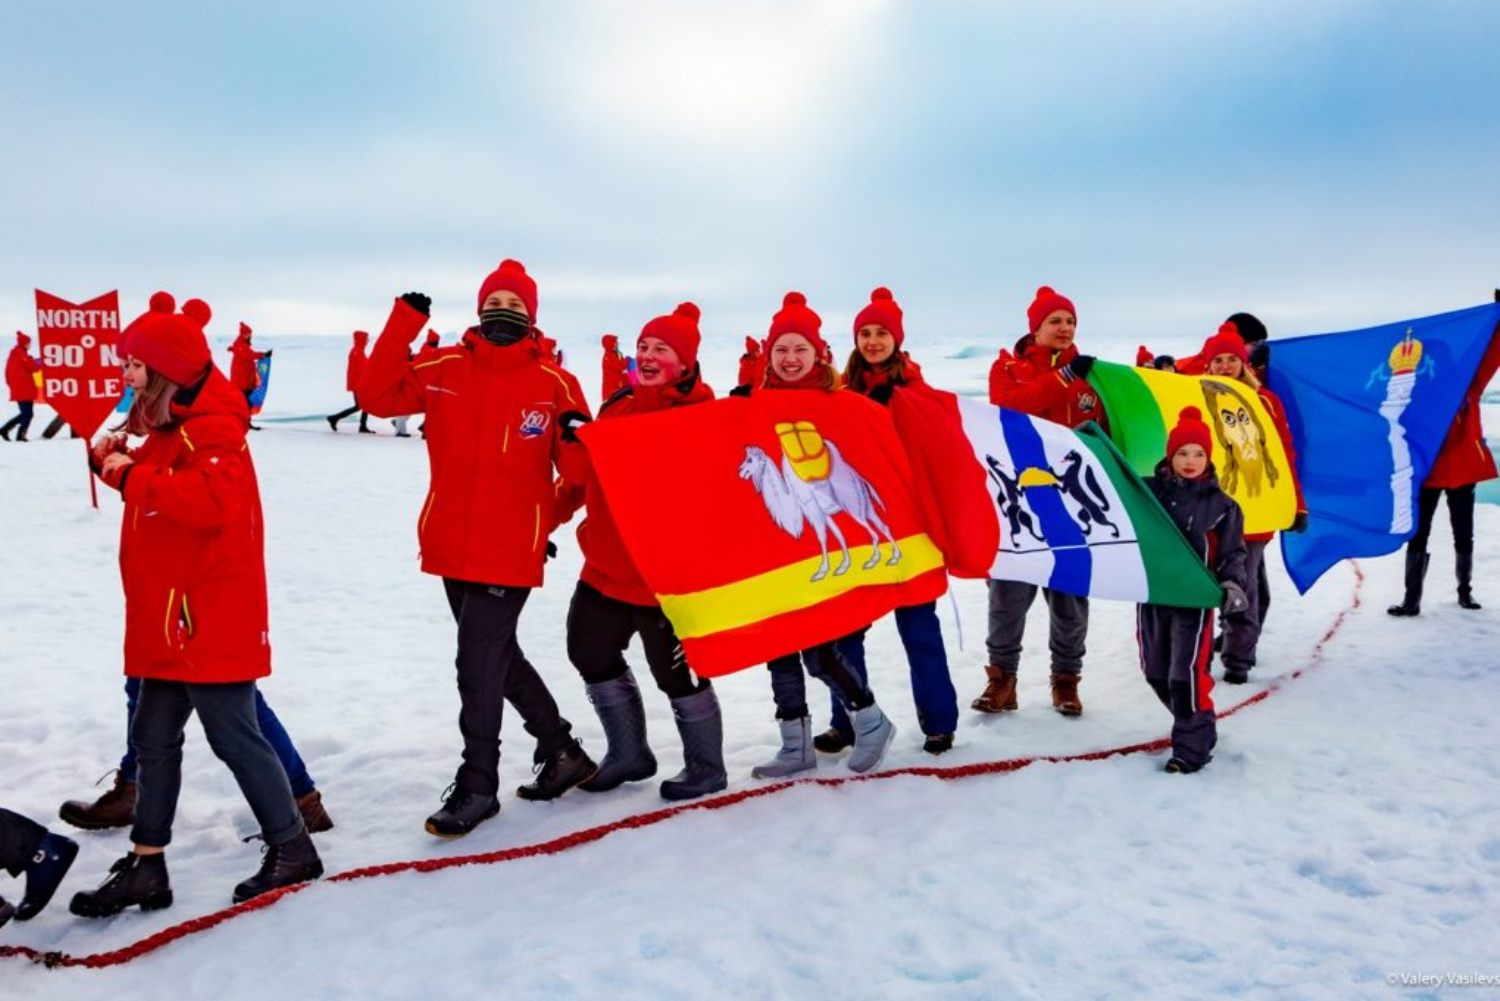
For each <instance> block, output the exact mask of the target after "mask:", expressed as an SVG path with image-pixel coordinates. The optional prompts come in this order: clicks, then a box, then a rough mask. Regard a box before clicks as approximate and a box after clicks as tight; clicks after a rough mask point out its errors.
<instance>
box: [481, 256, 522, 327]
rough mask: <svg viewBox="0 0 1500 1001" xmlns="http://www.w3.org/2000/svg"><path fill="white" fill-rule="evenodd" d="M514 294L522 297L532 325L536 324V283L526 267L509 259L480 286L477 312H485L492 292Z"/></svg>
mask: <svg viewBox="0 0 1500 1001" xmlns="http://www.w3.org/2000/svg"><path fill="white" fill-rule="evenodd" d="M500 291H505V292H514V293H515V294H516V295H518V296H520V297H521V301H522V302H524V303H525V304H526V316H527V317H528V318H529V319H530V320H531V322H532V323H535V322H536V282H534V281H532V280H531V276H530V275H528V274H527V273H526V266H525V265H523V264H522V263H521V262H520V261H512V260H509V259H506V260H503V261H501V262H500V266H499V267H498V268H496V269H495V270H494V271H491V272H490V275H489V277H488V278H486V279H485V280H484V281H483V282H481V283H480V285H479V303H478V305H477V306H476V312H482V311H483V310H484V300H486V299H488V298H489V297H490V293H491V292H500Z"/></svg>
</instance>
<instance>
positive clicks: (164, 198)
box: [0, 0, 1500, 358]
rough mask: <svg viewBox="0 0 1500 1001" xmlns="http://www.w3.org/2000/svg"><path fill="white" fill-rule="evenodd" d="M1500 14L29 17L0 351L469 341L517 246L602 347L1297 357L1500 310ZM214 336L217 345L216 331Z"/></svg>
mask: <svg viewBox="0 0 1500 1001" xmlns="http://www.w3.org/2000/svg"><path fill="white" fill-rule="evenodd" d="M1496 39H1500V5H1496V4H1493V3H1488V2H1481V0H1445V2H1435V3H1427V4H1418V3H1409V2H1384V0H1360V2H1352V0H1351V2H1317V0H1314V2H1304V3H1286V2H1279V0H1278V2H1255V3H1208V2H1201V0H1198V2H1169V3H1145V4H1121V3H1116V2H1107V3H1085V2H1078V3H1047V4H1040V3H1038V4H1020V3H998V2H996V3H967V2H915V0H913V2H905V3H892V2H878V0H838V2H834V0H829V2H808V3H790V2H786V3H745V2H738V3H734V4H711V3H661V2H655V0H638V2H632V3H628V4H627V3H602V2H601V3H578V2H562V3H546V4H524V5H522V4H501V3H468V4H463V3H454V4H443V5H433V6H432V7H431V8H419V7H417V6H415V5H411V6H403V7H399V8H398V7H395V6H392V5H383V4H375V3H320V4H300V3H277V2H262V3H257V4H253V5H252V4H244V5H235V6H233V7H230V6H228V5H224V6H223V7H221V6H220V5H214V4H188V3H181V4H169V3H142V4H139V5H105V4H97V3H80V4H71V5H55V6H53V7H52V8H51V9H44V8H43V6H42V5H27V7H26V8H24V9H22V10H19V11H11V12H9V13H8V15H7V30H6V32H5V33H4V36H3V37H0V64H3V65H4V66H5V67H6V71H5V74H4V79H3V82H0V91H3V93H0V134H3V135H4V136H5V137H6V140H7V141H6V143H5V155H4V156H3V157H0V192H3V194H0V232H3V233H4V234H5V239H4V240H3V245H0V274H3V275H4V276H5V281H4V282H3V283H0V323H4V324H8V325H9V329H15V328H17V327H25V328H28V329H29V328H30V327H31V325H32V323H33V314H32V303H31V289H32V288H33V287H38V286H39V287H41V288H44V289H47V290H49V291H52V292H56V293H58V294H60V295H64V296H78V297H84V296H88V295H92V294H95V293H97V292H100V291H105V290H107V289H110V288H119V289H120V290H121V293H122V297H123V301H124V304H125V309H126V311H127V312H128V313H133V312H135V311H138V310H139V309H141V308H144V302H145V299H146V297H147V296H148V295H149V294H150V292H151V291H153V290H154V289H156V288H159V287H165V288H168V289H171V290H173V291H176V292H178V293H179V294H180V295H188V294H197V295H202V296H204V297H206V298H207V299H208V300H209V301H210V302H211V303H213V305H214V307H215V311H216V315H217V316H218V317H219V322H222V323H226V324H228V323H232V322H233V320H236V319H244V320H246V321H248V322H250V323H251V324H252V325H253V326H255V327H256V329H257V331H258V333H259V334H260V335H262V336H263V337H266V336H274V335H276V334H278V333H330V334H338V335H340V336H342V335H345V334H347V332H348V330H350V329H352V328H353V327H355V326H362V327H376V328H378V325H379V323H380V321H381V320H382V318H383V316H384V313H385V311H386V309H387V308H388V304H389V301H390V297H391V296H393V295H395V294H399V293H400V292H402V291H404V290H406V289H408V288H417V289H422V290H425V291H427V292H429V293H430V294H431V295H432V296H433V297H434V299H435V300H436V306H435V319H436V320H437V322H438V325H439V326H441V327H442V328H443V329H452V328H455V327H457V326H459V325H461V324H463V323H466V322H468V321H469V319H470V318H471V317H472V311H473V305H472V303H473V294H474V290H475V289H476V287H477V285H478V282H479V280H480V279H481V278H482V277H483V275H484V274H485V273H486V272H487V271H488V270H489V269H490V268H492V267H493V266H494V265H495V264H496V263H497V262H498V261H499V260H500V258H502V257H506V256H513V257H518V258H520V259H522V260H524V261H525V262H526V263H527V265H528V267H529V268H530V270H531V271H532V272H533V274H534V275H535V276H536V277H537V279H538V281H539V283H540V286H541V306H540V310H539V316H538V320H539V322H540V324H541V326H542V327H544V328H546V329H548V330H549V332H551V333H554V334H555V335H558V336H561V337H562V338H563V339H564V342H565V343H574V344H577V345H579V346H582V345H583V344H586V343H587V344H592V343H594V342H595V341H596V340H597V336H598V334H599V333H602V332H603V331H605V330H614V331H618V332H621V333H624V334H625V335H626V336H627V338H628V337H629V336H631V335H633V334H634V333H635V332H637V331H638V330H639V328H640V325H641V324H642V323H643V322H644V321H645V320H646V319H648V318H649V317H650V316H652V315H655V314H657V313H660V312H665V311H667V310H668V309H670V307H671V306H672V305H673V304H674V303H675V302H677V301H679V300H680V299H682V298H692V299H694V300H696V301H697V302H699V304H700V305H701V306H702V307H703V310H704V321H703V326H704V330H705V334H706V336H708V337H712V338H726V339H729V340H732V341H734V342H738V341H739V339H740V338H741V336H742V335H743V334H745V333H747V332H755V333H763V332H764V329H765V326H766V324H767V322H768V320H769V316H770V314H771V312H772V311H773V310H774V309H775V307H776V306H777V304H778V303H779V301H780V297H781V294H782V293H783V292H784V291H785V290H786V289H788V288H793V287H795V288H800V289H802V290H804V291H805V292H807V294H808V296H809V298H810V299H811V302H812V304H813V306H814V308H816V309H818V310H819V311H820V312H821V313H822V314H823V315H824V318H825V329H826V330H828V331H830V332H831V333H832V334H833V335H834V336H835V337H839V338H841V337H843V336H845V335H846V327H847V324H848V319H849V317H850V316H851V315H852V314H853V312H854V311H855V310H857V309H858V308H859V307H860V306H861V305H862V304H863V302H864V301H865V298H866V296H867V294H868V292H869V290H870V289H871V288H872V287H873V286H874V285H876V284H887V285H889V286H891V287H892V288H893V289H895V291H896V293H897V296H898V298H899V299H900V300H901V301H902V303H903V305H904V307H905V309H906V314H907V329H908V333H909V336H912V335H915V336H912V339H911V340H910V341H909V343H908V346H909V347H910V348H911V349H912V350H913V352H914V353H915V354H916V355H917V357H919V358H920V356H921V337H922V335H923V334H924V332H925V333H929V334H931V335H934V336H936V335H942V336H945V337H946V336H962V337H966V338H971V339H975V340H985V339H992V340H993V341H994V342H995V343H996V344H997V345H998V344H1000V343H1008V342H1010V341H1011V340H1013V339H1014V338H1015V336H1017V335H1018V334H1019V333H1022V332H1024V331H1023V330H1022V329H1021V328H1022V327H1023V326H1024V311H1025V307H1026V305H1027V303H1028V302H1029V301H1030V297H1031V294H1032V292H1033V291H1034V289H1035V288H1036V286H1037V285H1038V284H1041V283H1049V284H1053V285H1055V286H1056V287H1058V288H1059V289H1061V290H1062V291H1064V292H1065V293H1067V294H1068V295H1070V296H1071V297H1072V298H1073V299H1074V300H1075V302H1076V303H1077V304H1078V307H1079V314H1080V338H1081V340H1082V341H1083V343H1084V344H1085V345H1086V344H1087V342H1088V338H1089V337H1090V336H1101V339H1102V335H1108V336H1109V337H1112V338H1113V337H1121V338H1129V339H1132V340H1146V341H1148V342H1152V343H1171V342H1173V341H1174V340H1176V339H1181V338H1188V337H1192V338H1196V337H1199V336H1202V335H1206V334H1207V333H1210V332H1212V330H1213V328H1214V327H1215V326H1216V325H1217V323H1218V321H1219V320H1221V319H1222V318H1223V317H1224V316H1225V315H1226V314H1228V313H1230V312H1232V311H1235V310H1237V309H1249V310H1251V311H1253V312H1256V313H1258V314H1260V315H1261V316H1262V317H1263V318H1264V319H1266V320H1267V322H1268V324H1269V325H1270V327H1271V329H1272V332H1273V335H1274V334H1292V333H1305V332H1312V331H1318V330H1327V329H1343V328H1348V327H1354V326H1360V325H1364V324H1367V323H1374V322H1380V321H1386V320H1394V319H1399V318H1401V317H1404V316H1410V315H1417V314H1422V313H1429V312H1437V311H1441V310H1444V309H1450V308H1457V307H1460V306H1465V305H1471V304H1473V303H1476V302H1479V301H1483V300H1484V299H1486V298H1487V297H1488V294H1489V290H1490V289H1492V288H1493V287H1495V285H1497V284H1500V240H1497V237H1496V234H1497V223H1500V197H1497V196H1500V184H1497V183H1496V181H1495V178H1496V177H1500V128H1497V126H1500V100H1497V98H1500V68H1497V60H1496V59H1495V57H1494V44H1495V41H1496ZM217 325H218V324H217V323H216V326H217Z"/></svg>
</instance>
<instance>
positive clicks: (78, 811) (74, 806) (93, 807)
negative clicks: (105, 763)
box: [57, 771, 135, 831]
mask: <svg viewBox="0 0 1500 1001" xmlns="http://www.w3.org/2000/svg"><path fill="white" fill-rule="evenodd" d="M57 815H58V816H59V817H61V818H62V819H63V820H66V821H67V822H68V823H70V824H72V825H73V826H74V827H81V828H83V829H84V830H85V831H106V830H109V829H110V828H112V827H129V826H130V824H131V822H132V821H133V820H134V819H135V783H134V782H126V781H125V779H124V778H123V777H122V776H121V775H120V773H119V772H118V771H116V772H115V784H114V785H112V786H110V787H109V789H108V790H106V791H105V793H104V795H102V796H100V797H99V798H98V799H96V800H94V801H93V802H92V803H85V802H84V801H83V800H81V799H70V800H68V801H67V802H66V803H64V804H63V805H62V807H61V808H60V809H59V810H58V811H57Z"/></svg>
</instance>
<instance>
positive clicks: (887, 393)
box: [870, 382, 896, 406]
mask: <svg viewBox="0 0 1500 1001" xmlns="http://www.w3.org/2000/svg"><path fill="white" fill-rule="evenodd" d="M895 391H896V387H895V386H893V385H891V384H890V383H888V382H883V383H881V384H880V385H878V386H876V387H875V388H874V389H872V390H870V399H872V400H874V401H875V402H876V403H879V404H880V405H881V406H885V405H886V404H888V403H890V402H891V394H892V393H894V392H895Z"/></svg>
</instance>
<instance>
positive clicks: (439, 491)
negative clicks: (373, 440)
mask: <svg viewBox="0 0 1500 1001" xmlns="http://www.w3.org/2000/svg"><path fill="white" fill-rule="evenodd" d="M431 307H432V300H431V299H429V298H428V297H427V296H425V295H423V294H421V293H420V292H408V293H406V294H405V295H403V296H401V298H399V299H397V300H396V302H395V305H394V306H393V307H392V309H391V315H390V318H389V319H388V320H386V324H385V330H384V331H382V332H381V335H380V339H379V340H378V341H376V343H375V350H374V351H373V352H371V354H370V360H369V364H368V365H367V366H366V367H365V371H364V376H363V378H362V379H361V381H360V384H359V390H358V392H357V394H356V395H357V398H358V401H359V403H360V405H361V406H363V407H364V408H365V409H366V410H368V411H369V412H370V413H372V414H374V415H375V416H377V417H387V416H395V415H397V414H426V415H427V421H426V427H427V455H428V462H429V465H430V467H431V470H432V486H431V488H430V489H429V490H428V492H427V500H426V501H425V502H424V503H423V505H422V512H421V514H420V515H419V516H418V520H417V540H418V543H419V545H420V546H421V551H422V569H423V571H425V572H426V573H430V574H433V575H435V576H438V577H441V578H442V579H443V589H444V590H445V591H446V593H447V596H448V607H449V609H450V610H451V611H452V613H453V618H454V621H455V622H456V623H457V625H458V657H457V668H458V694H459V700H460V703H461V709H460V711H459V717H458V727H459V732H460V733H461V735H462V736H463V743H464V749H463V764H462V765H460V767H459V769H458V774H457V776H456V777H455V778H454V780H453V784H452V786H451V787H450V789H451V792H450V793H448V794H445V796H446V798H445V800H444V802H443V807H442V809H441V810H438V811H437V812H436V813H434V814H433V815H432V816H430V817H428V818H427V831H428V832H429V833H431V834H435V835H437V836H439V837H459V836H461V835H464V834H467V833H468V832H469V831H471V830H473V829H474V827H475V825H477V824H479V823H481V822H483V821H485V820H487V819H489V818H490V817H493V816H494V815H495V814H496V813H498V812H499V810H500V802H499V800H498V798H497V793H498V791H499V786H500V773H499V767H500V710H501V706H502V704H503V703H504V702H506V701H509V702H510V703H511V704H512V705H514V706H515V707H516V709H517V711H519V712H520V714H521V717H522V719H523V721H524V722H525V725H526V730H527V732H528V733H530V734H531V735H532V736H534V737H536V738H537V741H538V745H537V751H536V758H535V760H536V764H537V768H538V773H539V774H538V777H537V779H536V781H535V782H533V783H531V784H529V785H525V786H522V787H521V788H520V789H519V790H517V794H518V795H520V796H521V797H522V798H523V799H553V798H556V797H558V796H561V795H562V794H563V793H565V792H567V791H568V790H569V789H571V788H573V787H574V786H576V785H578V784H579V783H580V782H583V781H585V780H587V779H588V778H590V777H591V776H592V775H593V774H594V771H595V765H594V762H593V761H592V760H590V758H589V756H588V755H587V754H585V753H584V752H583V748H582V747H580V746H579V744H578V741H577V740H575V739H574V738H573V736H572V733H571V731H572V726H571V725H570V724H569V723H568V721H567V720H565V719H563V718H562V715H561V713H559V712H558V708H557V703H556V701H554V700H553V698H552V693H550V692H549V691H547V686H546V684H544V683H543V681H542V678H541V675H539V674H538V673H537V671H536V668H534V667H533V666H532V665H531V663H530V662H529V661H528V660H527V659H526V655H525V654H523V653H522V652H521V645H520V643H518V642H517V641H516V624H517V621H518V620H519V619H520V615H521V609H522V607H523V606H524V605H525V604H526V599H527V597H528V596H529V595H530V594H531V590H532V588H535V587H540V586H541V583H542V563H543V561H544V560H545V559H546V557H547V555H548V550H549V548H550V547H551V543H549V542H548V541H547V537H548V536H549V535H550V534H551V533H552V530H553V528H555V527H556V523H557V520H558V512H559V508H560V505H559V502H558V496H559V491H558V489H557V484H556V479H555V476H554V473H553V470H554V468H556V469H559V470H560V469H563V468H564V467H568V466H569V463H572V464H573V466H572V467H571V468H572V469H573V470H574V475H573V476H572V479H573V481H574V482H582V480H583V478H584V476H585V475H586V474H585V473H581V472H577V470H578V467H579V465H580V464H581V463H582V462H583V461H584V459H583V456H582V454H581V453H582V450H583V446H582V445H580V444H579V443H578V441H577V438H576V436H575V432H576V429H577V428H578V427H579V426H581V425H582V424H583V423H585V422H586V421H587V420H588V404H587V403H585V402H584V399H583V392H582V390H580V389H579V387H578V381H577V380H576V379H574V378H573V376H572V375H570V374H569V373H568V372H566V371H565V370H563V369H561V368H559V367H557V366H556V365H554V364H552V363H550V362H547V361H544V360H543V359H542V354H541V346H540V345H539V344H538V343H537V338H536V333H535V327H534V323H535V320H536V309H537V289H536V283H535V282H534V281H532V279H531V276H530V275H528V274H527V273H526V269H525V268H524V267H522V266H521V264H520V263H519V262H517V261H503V262H502V263H501V264H500V267H499V268H497V269H496V270H495V271H494V272H492V273H491V274H490V275H489V276H488V277H487V278H485V280H484V282H483V283H482V284H481V285H480V287H479V298H478V312H479V325H478V326H477V327H471V328H469V330H468V331H466V332H465V333H464V335H463V338H462V339H461V341H460V343H458V344H457V345H454V346H453V347H447V348H442V349H440V350H439V351H437V353H435V354H433V355H430V356H429V357H427V358H426V359H425V360H422V361H416V362H413V361H410V360H409V350H410V348H409V346H410V344H411V342H412V341H413V340H415V339H416V338H417V337H418V336H420V334H421V333H422V328H423V327H424V326H425V325H426V323H427V318H428V314H429V312H430V310H431ZM574 506H576V505H574ZM569 513H571V512H569Z"/></svg>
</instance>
